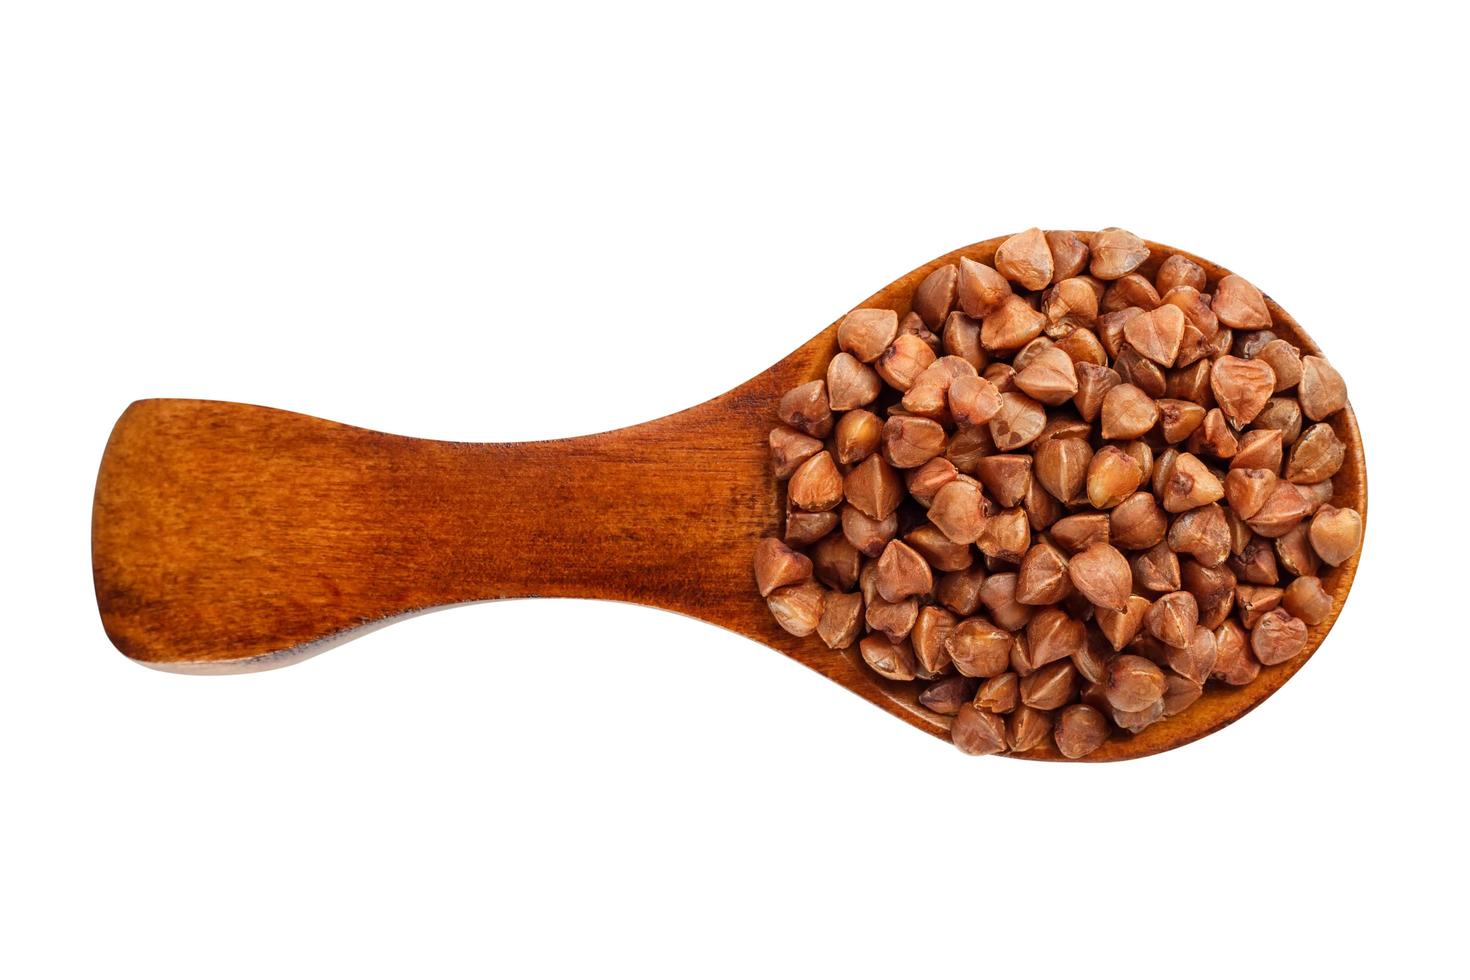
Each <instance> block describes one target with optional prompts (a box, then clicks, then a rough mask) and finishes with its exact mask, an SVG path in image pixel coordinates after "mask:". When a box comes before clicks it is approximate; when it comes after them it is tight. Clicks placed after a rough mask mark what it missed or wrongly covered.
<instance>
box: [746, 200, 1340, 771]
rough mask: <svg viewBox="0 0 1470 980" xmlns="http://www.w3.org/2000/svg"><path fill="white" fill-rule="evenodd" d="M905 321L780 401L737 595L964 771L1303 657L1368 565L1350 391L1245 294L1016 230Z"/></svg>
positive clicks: (860, 319) (1144, 255)
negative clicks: (1345, 414)
mask: <svg viewBox="0 0 1470 980" xmlns="http://www.w3.org/2000/svg"><path fill="white" fill-rule="evenodd" d="M1145 270H1153V271H1152V272H1151V274H1145ZM912 306H913V311H912V312H910V313H908V314H906V315H905V316H903V317H902V318H900V317H899V316H898V314H897V313H896V312H895V311H893V310H879V309H859V310H853V311H852V312H851V313H849V314H848V315H847V316H846V318H844V319H843V321H842V323H841V324H840V326H839V327H838V331H837V341H838V345H839V346H840V348H841V352H840V353H838V354H837V356H836V357H834V358H833V359H832V361H831V363H830V364H829V365H828V367H827V375H826V379H825V380H819V381H812V382H809V383H807V384H804V385H800V386H799V387H797V388H794V389H792V390H791V391H789V392H787V393H786V394H785V395H784V396H783V397H782V399H781V402H780V407H779V416H780V420H781V423H782V424H780V425H778V426H776V427H775V428H774V429H772V430H771V436H770V446H771V458H772V462H773V466H774V470H775V475H776V477H777V478H778V479H781V480H786V481H787V483H786V495H787V516H786V527H785V534H784V536H783V537H781V538H776V537H771V538H765V539H763V540H762V541H761V542H760V544H759V546H758V547H757V550H756V555H755V578H756V583H757V586H758V587H759V590H760V594H761V595H762V596H764V597H765V598H766V601H767V603H768V604H769V606H770V609H771V613H772V614H773V615H774V616H775V618H776V621H777V622H778V623H780V625H781V626H782V627H783V628H785V629H786V630H787V631H789V632H791V633H793V634H795V635H797V636H807V635H810V634H812V633H815V634H816V635H817V636H819V637H820V638H821V640H822V641H823V642H824V643H826V645H827V646H828V647H830V648H832V649H833V650H843V649H847V648H849V647H851V646H852V645H853V644H857V646H858V650H859V653H860V654H861V656H862V660H863V661H864V662H865V663H866V664H867V665H868V667H869V668H871V669H872V670H873V671H875V672H876V673H878V674H879V675H881V676H883V677H885V678H887V679H888V680H890V681H898V682H913V683H915V684H917V685H919V693H918V701H919V703H920V704H922V705H924V706H925V707H926V708H928V709H929V710H931V711H933V712H936V713H938V714H940V715H948V716H952V717H953V722H952V725H951V736H952V738H953V740H954V743H955V745H957V746H958V747H959V748H960V750H961V751H964V752H967V753H971V754H976V755H982V754H990V753H996V752H1006V751H1012V752H1025V751H1027V750H1031V749H1035V748H1038V747H1039V746H1041V745H1043V743H1044V742H1045V741H1046V739H1048V738H1051V739H1053V740H1054V741H1055V743H1056V747H1057V749H1058V751H1060V752H1061V753H1062V755H1064V756H1067V757H1068V758H1080V757H1082V756H1085V755H1087V754H1089V753H1091V752H1093V751H1094V750H1096V749H1097V748H1098V747H1099V746H1101V745H1102V744H1103V743H1104V742H1105V741H1106V740H1107V739H1108V738H1109V736H1110V735H1112V734H1113V733H1114V731H1116V730H1124V731H1128V732H1133V733H1137V732H1141V731H1143V730H1144V729H1145V728H1146V727H1148V726H1149V725H1151V724H1153V723H1154V722H1156V721H1158V720H1159V719H1160V718H1166V717H1169V716H1172V715H1175V714H1178V713H1179V712H1182V711H1185V710H1186V709H1188V708H1189V707H1190V705H1192V704H1193V703H1194V702H1195V701H1196V700H1197V699H1198V698H1199V697H1200V695H1201V693H1202V692H1203V690H1204V685H1205V684H1207V683H1211V682H1219V683H1223V684H1231V685H1241V684H1246V683H1249V682H1250V681H1251V680H1252V679H1254V678H1255V676H1256V675H1257V673H1259V671H1260V670H1261V666H1262V665H1263V664H1265V665H1271V664H1280V663H1284V662H1286V661H1288V660H1290V659H1292V658H1293V657H1296V656H1299V655H1300V654H1301V653H1302V652H1303V650H1304V649H1305V647H1306V642H1307V630H1308V627H1310V626H1315V625H1317V624H1318V623H1321V622H1323V620H1325V619H1326V618H1327V616H1328V615H1329V614H1330V613H1331V611H1332V607H1333V599H1332V597H1331V596H1330V595H1329V594H1328V593H1327V592H1326V591H1325V590H1324V588H1323V585H1322V582H1321V581H1320V580H1319V579H1318V577H1317V575H1318V573H1319V571H1321V570H1322V569H1323V566H1336V565H1339V564H1341V563H1342V562H1344V561H1346V560H1347V559H1348V558H1349V557H1350V556H1351V555H1353V554H1354V553H1355V552H1356V551H1357V550H1358V547H1359V545H1360V543H1361V541H1362V533H1363V524H1362V518H1361V516H1360V515H1359V514H1358V513H1357V512H1356V511H1354V510H1351V509H1349V508H1345V507H1344V508H1339V507H1334V506H1332V504H1331V501H1332V499H1333V486H1332V477H1333V475H1334V474H1336V473H1337V471H1338V469H1339V468H1340V467H1341V466H1342V463H1343V458H1344V453H1345V446H1344V445H1343V443H1342V441H1341V440H1340V439H1339V438H1338V437H1337V435H1336V434H1335V433H1334V432H1333V429H1332V426H1331V424H1330V420H1331V419H1332V417H1333V416H1334V414H1335V413H1337V412H1339V411H1341V410H1342V409H1343V407H1344V406H1345V405H1346V404H1347V391H1346V389H1345V387H1344V385H1343V381H1342V378H1341V377H1340V376H1339V375H1338V373H1337V372H1336V371H1335V370H1333V368H1332V366H1331V365H1330V364H1328V363H1327V362H1326V361H1325V360H1323V359H1322V358H1320V357H1313V356H1311V355H1305V356H1304V355H1303V354H1302V353H1301V351H1299V350H1298V349H1297V348H1296V347H1294V346H1293V345H1292V344H1291V343H1290V342H1288V341H1287V340H1285V339H1283V338H1281V337H1278V336H1276V335H1275V334H1274V333H1272V331H1271V329H1270V328H1271V325H1272V323H1271V315H1270V312H1269V311H1268V309H1267V306H1266V302H1265V300H1264V298H1263V297H1262V295H1261V293H1260V292H1259V291H1258V290H1257V289H1256V288H1255V287H1254V286H1252V285H1251V284H1250V283H1249V282H1247V281H1245V280H1244V279H1242V278H1240V277H1239V276H1235V275H1230V276H1225V277H1224V278H1222V279H1220V280H1219V281H1218V282H1211V281H1209V279H1208V277H1207V276H1206V274H1205V271H1204V270H1203V269H1202V268H1201V267H1200V266H1199V265H1198V264H1196V263H1195V262H1192V261H1191V260H1189V259H1188V258H1185V257H1184V256H1182V255H1170V256H1168V257H1167V258H1165V259H1164V260H1163V261H1162V262H1161V263H1158V264H1157V267H1156V269H1155V268H1154V263H1153V262H1151V261H1150V256H1149V250H1148V247H1147V246H1146V245H1145V244H1144V242H1143V241H1142V240H1141V239H1139V238H1138V237H1137V236H1135V235H1133V234H1131V233H1129V232H1126V231H1123V230H1122V229H1119V228H1107V229H1104V230H1103V231H1100V232H1095V233H1092V234H1083V233H1072V232H1065V231H1049V232H1045V233H1043V232H1042V231H1041V230H1039V229H1036V228H1032V229H1031V230H1029V231H1024V232H1022V233H1020V234H1018V235H1013V236H1011V237H1010V238H1008V239H1006V241H1005V242H1004V243H1003V244H1002V245H1001V246H1000V248H999V249H998V250H997V251H996V253H995V261H994V265H993V266H991V265H985V264H983V263H980V262H975V261H972V260H970V259H966V258H962V259H960V260H959V261H958V262H957V263H953V264H949V265H943V266H940V267H939V268H938V269H935V270H934V271H933V272H932V273H930V274H929V276H928V277H927V278H925V279H924V281H923V282H922V283H920V285H919V286H918V289H917V290H916V291H915V293H914V297H913V304H912Z"/></svg>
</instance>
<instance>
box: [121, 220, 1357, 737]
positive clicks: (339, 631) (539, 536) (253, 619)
mask: <svg viewBox="0 0 1470 980" xmlns="http://www.w3.org/2000/svg"><path fill="white" fill-rule="evenodd" d="M1003 240H1004V239H1003V238H996V239H991V240H990V241H987V242H982V243H979V244H976V245H972V246H969V247H967V248H963V249H958V250H956V251H954V252H951V253H949V254H948V255H945V256H941V257H940V258H937V259H935V260H934V261H932V262H929V263H927V264H925V265H923V266H921V267H920V268H918V269H915V270H914V271H912V272H910V273H908V274H907V275H905V276H903V277H902V278H900V279H898V280H896V281H895V282H893V283H891V284H890V285H888V286H887V287H885V288H884V289H882V290H880V291H879V292H877V293H875V294H874V295H873V296H871V297H869V298H868V299H866V300H864V301H863V302H861V303H858V304H855V305H856V306H878V307H888V308H892V309H895V310H897V311H898V312H899V313H900V315H902V314H903V313H905V312H907V311H908V309H909V302H910V298H911V295H912V293H913V290H914V288H915V287H916V286H917V285H918V283H919V282H920V281H921V280H922V279H923V277H924V276H925V275H927V274H928V273H929V272H930V271H931V270H932V269H934V268H935V267H937V266H939V265H941V264H944V263H946V262H953V261H955V260H956V259H958V257H960V256H962V255H964V256H968V257H970V258H975V259H981V260H985V261H989V260H990V259H991V258H992V256H993V255H994V252H995V249H996V247H997V246H998V245H999V244H1000V242H1001V241H1003ZM1150 247H1151V249H1152V252H1153V254H1152V257H1151V258H1150V260H1149V262H1148V263H1147V264H1146V265H1145V268H1144V271H1145V272H1148V273H1151V272H1152V270H1153V269H1154V268H1156V267H1157V264H1158V262H1160V261H1162V259H1163V258H1164V257H1165V256H1167V255H1169V254H1172V253H1175V252H1179V251H1180V250H1178V249H1172V248H1167V247H1165V246H1159V245H1152V244H1151V245H1150ZM1182 254H1186V255H1189V254H1190V253H1182ZM1190 257H1191V258H1193V259H1195V261H1197V262H1199V263H1200V264H1201V265H1202V266H1204V268H1205V269H1206V270H1207V272H1208V274H1209V278H1210V282H1211V284H1212V285H1213V283H1214V282H1215V281H1216V280H1217V279H1218V278H1219V277H1220V276H1223V275H1226V274H1228V270H1225V269H1222V268H1220V267H1218V266H1216V265H1214V264H1212V263H1210V262H1208V261H1205V260H1203V259H1200V258H1199V257H1198V256H1193V255H1190ZM1257 285H1258V286H1259V285H1262V284H1260V283H1257ZM1268 304H1269V307H1270V310H1271V314H1272V317H1273V320H1274V321H1275V325H1274V329H1275V330H1276V331H1277V332H1278V333H1279V334H1281V335H1282V336H1285V337H1287V338H1288V339H1290V340H1291V341H1292V342H1293V343H1295V344H1297V345H1298V346H1299V347H1301V348H1302V350H1303V352H1310V353H1320V351H1319V349H1318V347H1317V345H1316V344H1315V343H1313V341H1312V340H1311V338H1309V337H1308V336H1307V335H1306V334H1305V332H1303V331H1302V329H1301V328H1300V326H1299V325H1298V324H1297V323H1296V322H1295V321H1294V320H1293V319H1292V318H1291V317H1290V316H1289V315H1288V314H1287V313H1286V312H1285V311H1284V310H1282V309H1281V308H1280V307H1279V306H1277V305H1276V303H1275V302H1274V301H1271V300H1270V299H1269V297H1268ZM835 351H836V325H835V323H834V324H833V325H832V326H830V327H828V328H827V329H826V330H824V331H822V332H821V333H820V334H818V335H817V336H816V337H814V338H812V339H811V340H809V341H808V342H807V343H805V344H803V345H802V346H801V347H800V348H799V349H798V350H796V351H795V352H794V353H792V354H791V355H790V356H788V357H786V358H785V359H783V360H782V361H781V362H780V363H778V364H776V365H775V366H774V367H772V368H771V369H769V370H768V371H766V372H764V373H763V374H761V375H760V376H759V377H756V378H754V379H752V380H751V381H749V382H747V383H746V384H744V385H741V386H740V387H739V388H736V389H735V390H733V391H731V392H728V393H726V394H724V395H721V396H720V397H719V398H716V399H714V400H712V401H709V402H706V403H704V404H702V405H699V406H696V407H695V408H691V409H688V410H687V411H684V412H680V413H678V414H676V415H671V416H668V417H666V418H662V419H658V420H656V421H653V422H647V423H644V424H642V425H637V426H633V427H631V428H627V429H619V430H616V431H613V432H605V433H600V434H598V435H590V436H582V437H578V438H573V439H561V440H552V441H546V442H525V443H502V444H477V443H455V442H439V441H433V440H426V439H414V438H408V437H405V436H397V435H388V434H385V433H381V432H373V431H369V430H366V429H358V428H354V427H352V426H348V425H342V424H339V423H336V422H327V421H323V420H320V419H315V418H311V417H309V416H304V415H297V414H294V413H291V412H285V411H280V410H276V409H269V408H260V407H256V406H249V405H239V404H234V403H227V402H209V401H189V400H174V399H160V400H151V401H140V402H136V403H134V404H133V405H131V406H130V407H129V408H128V409H127V411H125V412H124V413H123V415H122V417H121V418H120V419H119V420H118V422H117V425H116V427H115V428H114V430H113V433H112V436H111V438H110V439H109V441H108V444H107V448H106V451H105V454H104V456H103V460H102V465H101V469H100V472H99V474H98V478H97V492H96V500H95V505H94V510H93V523H92V550H93V572H94V580H95V584H96V590H97V603H98V607H99V609H100V611H101V614H102V622H103V626H104V627H105V629H106V631H107V635H108V636H109V637H110V638H111V639H112V641H113V643H114V644H115V645H116V646H117V647H118V649H119V650H121V651H122V652H123V653H125V654H127V655H128V656H129V657H132V658H133V659H135V660H137V661H139V662H141V663H145V664H147V665H149V666H152V667H157V668H160V669H165V670H174V671H182V672H189V673H227V672H237V671H244V670H258V669H264V668H270V667H277V666H282V665H285V664H288V663H291V662H294V661H296V660H299V659H301V658H303V657H306V656H310V655H312V654H315V653H319V652H321V651H322V650H325V649H327V648H329V647H331V646H334V645H336V644H337V643H340V642H342V641H343V640H345V639H350V638H352V637H354V636H357V635H361V634H362V633H363V632H364V631H367V630H370V629H373V628H376V627H377V626H381V625H383V624H385V623H388V622H391V621H393V620H394V619H396V618H401V617H404V616H408V615H412V614H415V613H418V612H423V611H426V610H430V609H434V608H439V607H443V606H447V605H454V604H459V603H466V602H480V601H486V600H492V599H509V598H518V597H530V596H570V597H578V598H591V599H611V600H618V601H624V602H635V603H640V604H643V605H649V606H657V607H659V608H663V609H668V610H672V611H675V612H681V613H685V614H687V615H690V616H694V617H696V618H698V619H702V620H705V621H707V622H710V623H714V624H716V625H719V626H723V627H726V628H727V629H731V630H734V631H736V632H738V633H741V634H744V635H745V636H748V637H750V638H752V639H754V640H757V641H758V642H760V643H763V644H765V645H766V646H769V647H772V648H774V649H777V650H780V651H781V652H783V653H785V654H787V655H789V656H792V657H794V658H796V659H797V660H799V661H801V662H802V663H805V664H807V665H808V666H810V667H811V668H813V669H814V670H817V671H820V672H821V673H822V674H824V675H826V676H827V677H829V678H831V679H832V680H834V681H836V682H837V683H839V684H842V685H843V686H844V687H847V688H849V689H850V690H852V691H854V692H855V693H857V694H860V695H861V696H863V697H865V698H867V699H868V700H870V701H872V702H873V703H874V704H877V705H879V706H880V707H882V708H884V709H885V710H887V711H890V712H892V713H893V714H894V715H895V716H897V717H899V718H902V719H903V720H905V721H907V722H909V723H910V724H913V725H915V726H917V727H919V728H921V729H923V730H924V731H927V732H929V733H931V734H933V735H937V736H940V737H946V738H947V737H948V725H949V720H948V719H947V718H944V717H941V716H939V715H935V714H933V713H931V712H929V711H927V710H925V709H924V708H922V707H920V706H919V705H918V704H917V703H916V701H915V696H916V688H915V686H914V685H912V684H897V683H892V682H888V681H885V680H883V679H881V678H879V677H877V676H875V675H874V674H873V673H872V672H871V671H869V670H868V669H867V668H866V667H865V666H864V665H863V664H862V663H861V661H860V660H859V659H858V658H857V657H856V651H855V650H853V651H850V652H844V653H834V652H832V651H830V650H828V649H827V648H826V647H825V646H823V645H822V644H821V642H820V641H819V640H818V639H817V638H816V637H815V636H812V637H809V638H806V639H798V638H796V637H793V636H790V635H789V634H787V633H785V632H784V631H782V630H781V629H780V628H779V627H777V626H776V625H775V623H774V622H773V621H772V619H771V616H770V613H769V611H768V610H767V609H766V605H765V602H764V601H763V600H762V599H760V598H759V596H758V595H757V594H756V592H755V587H754V582H753V579H752V575H751V553H752V549H753V548H754V546H755V543H756V541H757V540H758V539H759V538H760V537H761V536H763V535H766V534H774V533H779V529H780V527H781V523H782V501H781V490H780V487H779V485H778V483H777V481H776V480H775V478H774V477H773V475H772V473H771V470H770V465H769V461H768V456H767V449H766V435H767V433H768V431H769V429H770V427H771V425H772V423H773V421H774V418H775V407H776V401H777V399H778V398H779V397H780V394H781V393H782V392H783V391H785V390H786V389H788V388H790V387H792V386H794V385H796V384H799V383H801V382H803V381H807V380H811V379H813V378H817V377H821V376H822V375H823V372H824V371H825V367H826V363H827V361H828V360H829V359H830V358H831V356H832V355H833V354H834V353H835ZM1352 381H1353V379H1351V378H1349V379H1348V383H1349V388H1350V389H1351V385H1352ZM1333 427H1334V429H1335V430H1336V432H1337V434H1338V436H1339V438H1341V439H1342V440H1343V441H1344V442H1345V443H1346V444H1347V447H1348V452H1347V458H1346V461H1345V462H1344V465H1343V467H1342V470H1341V472H1340V473H1339V474H1338V476H1337V478H1336V485H1337V494H1336V497H1335V498H1334V500H1333V503H1334V504H1336V505H1337V506H1350V507H1354V508H1356V509H1357V510H1358V511H1359V512H1360V513H1362V514H1363V516H1364V519H1365V521H1366V518H1367V481H1366V474H1365V469H1364V461H1363V449H1362V441H1361V438H1360V434H1359V432H1358V428H1357V424H1356V421H1355V420H1354V418H1353V414H1352V409H1351V407H1349V408H1348V409H1346V410H1344V411H1343V412H1340V413H1338V415H1337V417H1336V418H1335V419H1334V420H1333ZM1357 563H1358V556H1356V555H1355V556H1353V557H1352V558H1351V559H1349V560H1348V561H1347V562H1345V563H1344V564H1343V565H1342V566H1340V567H1338V568H1337V569H1334V570H1331V571H1330V572H1328V573H1327V574H1326V575H1324V577H1323V581H1324V584H1325V586H1326V588H1327V589H1328V590H1329V591H1330V592H1331V593H1332V594H1333V597H1334V602H1333V609H1332V613H1331V615H1330V616H1329V617H1328V618H1327V620H1326V621H1324V622H1323V623H1322V624H1321V625H1319V626H1317V627H1314V628H1313V629H1312V630H1311V633H1310V636H1309V640H1308V650H1309V653H1308V654H1307V655H1305V656H1302V657H1299V658H1297V659H1295V660H1293V661H1291V662H1290V663H1287V664H1282V665H1279V666H1276V667H1267V668H1265V669H1263V670H1262V671H1261V674H1260V676H1259V677H1258V678H1257V679H1256V680H1255V681H1253V682H1252V683H1251V684H1249V685H1246V686H1244V687H1240V688H1223V687H1217V686H1215V685H1212V686H1211V688H1210V689H1209V690H1208V691H1207V692H1206V694H1205V695H1204V697H1202V698H1201V699H1200V701H1198V702H1197V703H1196V704H1195V705H1194V706H1193V707H1191V708H1190V709H1189V710H1187V711H1185V712H1184V713H1182V714H1181V715H1178V716H1176V717H1174V718H1170V719H1166V720H1164V721H1161V722H1159V723H1157V724H1155V725H1153V726H1151V727H1150V728H1148V729H1147V730H1145V731H1144V732H1143V733H1142V734H1140V735H1136V736H1127V735H1124V736H1121V737H1118V738H1115V739H1113V740H1112V741H1110V742H1109V743H1108V744H1107V745H1105V746H1104V747H1103V748H1102V749H1100V750H1099V751H1098V752H1096V753H1094V754H1093V755H1092V756H1089V757H1088V759H1087V760H1086V761H1107V760H1114V759H1125V758H1132V757H1136V756H1141V755H1148V754H1151V753H1154V752H1159V751H1162V750H1165V749H1169V748H1174V747H1176V746H1178V745H1182V744H1184V743H1186V742H1189V741H1192V740H1193V739H1196V738H1199V737H1200V736H1202V735H1206V734H1209V733H1210V732H1213V731H1215V730H1217V729H1219V728H1221V727H1223V726H1224V725H1226V724H1229V723H1230V722H1231V721H1233V720H1235V719H1236V718H1238V717H1240V716H1241V715H1243V714H1244V713H1245V712H1247V711H1249V710H1250V709H1251V708H1253V707H1255V706H1256V705H1257V704H1259V703H1260V702H1261V701H1263V700H1264V699H1265V698H1266V697H1267V696H1269V695H1270V694H1271V693H1272V692H1273V691H1275V690H1276V689H1277V688H1279V687H1280V686H1281V685H1282V684H1283V683H1285V682H1286V680H1287V679H1288V678H1290V677H1291V676H1292V675H1293V674H1294V673H1296V671H1297V670H1299V669H1300V668H1301V667H1302V665H1303V664H1304V663H1305V662H1306V661H1307V659H1308V657H1309V656H1310V655H1311V652H1314V651H1315V650H1316V649H1317V647H1318V645H1319V644H1320V643H1321V642H1322V640H1323V638H1324V637H1325V636H1326V635H1327V632H1328V630H1330V629H1331V627H1332V624H1333V622H1334V621H1335V620H1336V619H1337V616H1338V613H1339V612H1340V611H1341V609H1342V603H1343V600H1344V599H1345V598H1346V596H1347V593H1348V589H1349V587H1350V586H1351V584H1352V580H1353V576H1354V574H1355V572H1356V569H1357ZM547 614H548V615H554V611H552V610H550V609H548V610H547ZM1025 757H1027V758H1047V759H1052V758H1059V756H1058V755H1057V753H1056V752H1055V751H1054V749H1051V748H1050V747H1049V746H1048V749H1046V750H1044V751H1043V750H1038V751H1036V752H1032V753H1027V754H1026V756H1025Z"/></svg>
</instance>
